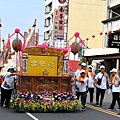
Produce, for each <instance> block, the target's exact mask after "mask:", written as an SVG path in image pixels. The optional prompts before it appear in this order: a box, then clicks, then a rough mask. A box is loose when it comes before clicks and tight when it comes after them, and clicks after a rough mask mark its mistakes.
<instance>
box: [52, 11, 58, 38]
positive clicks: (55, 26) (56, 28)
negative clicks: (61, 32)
mask: <svg viewBox="0 0 120 120" xmlns="http://www.w3.org/2000/svg"><path fill="white" fill-rule="evenodd" d="M57 34H58V11H57V10H56V9H55V10H54V24H53V40H57Z"/></svg>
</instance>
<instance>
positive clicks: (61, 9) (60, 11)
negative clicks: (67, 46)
mask: <svg viewBox="0 0 120 120" xmlns="http://www.w3.org/2000/svg"><path fill="white" fill-rule="evenodd" d="M64 11H65V6H59V7H58V36H57V38H58V39H60V40H63V39H64Z"/></svg>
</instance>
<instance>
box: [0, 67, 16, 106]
mask: <svg viewBox="0 0 120 120" xmlns="http://www.w3.org/2000/svg"><path fill="white" fill-rule="evenodd" d="M15 75H18V73H15V72H14V67H9V69H8V72H7V73H6V74H5V78H4V82H3V83H2V85H1V107H2V106H3V104H4V102H5V107H6V108H9V103H10V99H11V94H12V90H13V88H14V79H15Z"/></svg>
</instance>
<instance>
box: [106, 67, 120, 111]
mask: <svg viewBox="0 0 120 120" xmlns="http://www.w3.org/2000/svg"><path fill="white" fill-rule="evenodd" d="M110 72H111V77H110V83H111V85H112V103H111V105H110V107H109V108H108V109H109V110H113V109H114V106H115V104H116V101H117V102H118V106H119V107H118V109H117V110H120V98H119V86H120V78H119V76H118V74H117V69H115V68H113V69H112V70H111V71H110Z"/></svg>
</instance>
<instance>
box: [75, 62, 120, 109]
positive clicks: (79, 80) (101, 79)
mask: <svg viewBox="0 0 120 120" xmlns="http://www.w3.org/2000/svg"><path fill="white" fill-rule="evenodd" d="M117 73H118V71H117V69H115V68H113V69H112V70H110V75H108V74H107V73H106V72H105V66H104V65H101V66H100V70H99V72H98V73H97V74H95V73H94V72H93V66H92V65H88V67H86V63H84V62H83V63H82V64H81V65H80V68H79V69H77V71H76V72H75V76H74V84H73V85H74V86H75V91H76V96H77V99H78V100H79V99H80V97H81V103H82V105H83V109H82V110H85V106H86V105H85V104H86V98H87V92H89V95H90V104H91V105H95V106H96V107H102V105H103V101H104V96H105V91H106V89H111V91H112V101H111V105H110V106H109V108H108V110H113V109H114V107H115V104H116V101H117V103H118V109H117V110H120V78H119V75H118V74H117ZM95 89H96V97H94V91H95ZM94 98H96V100H95V103H93V100H94Z"/></svg>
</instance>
